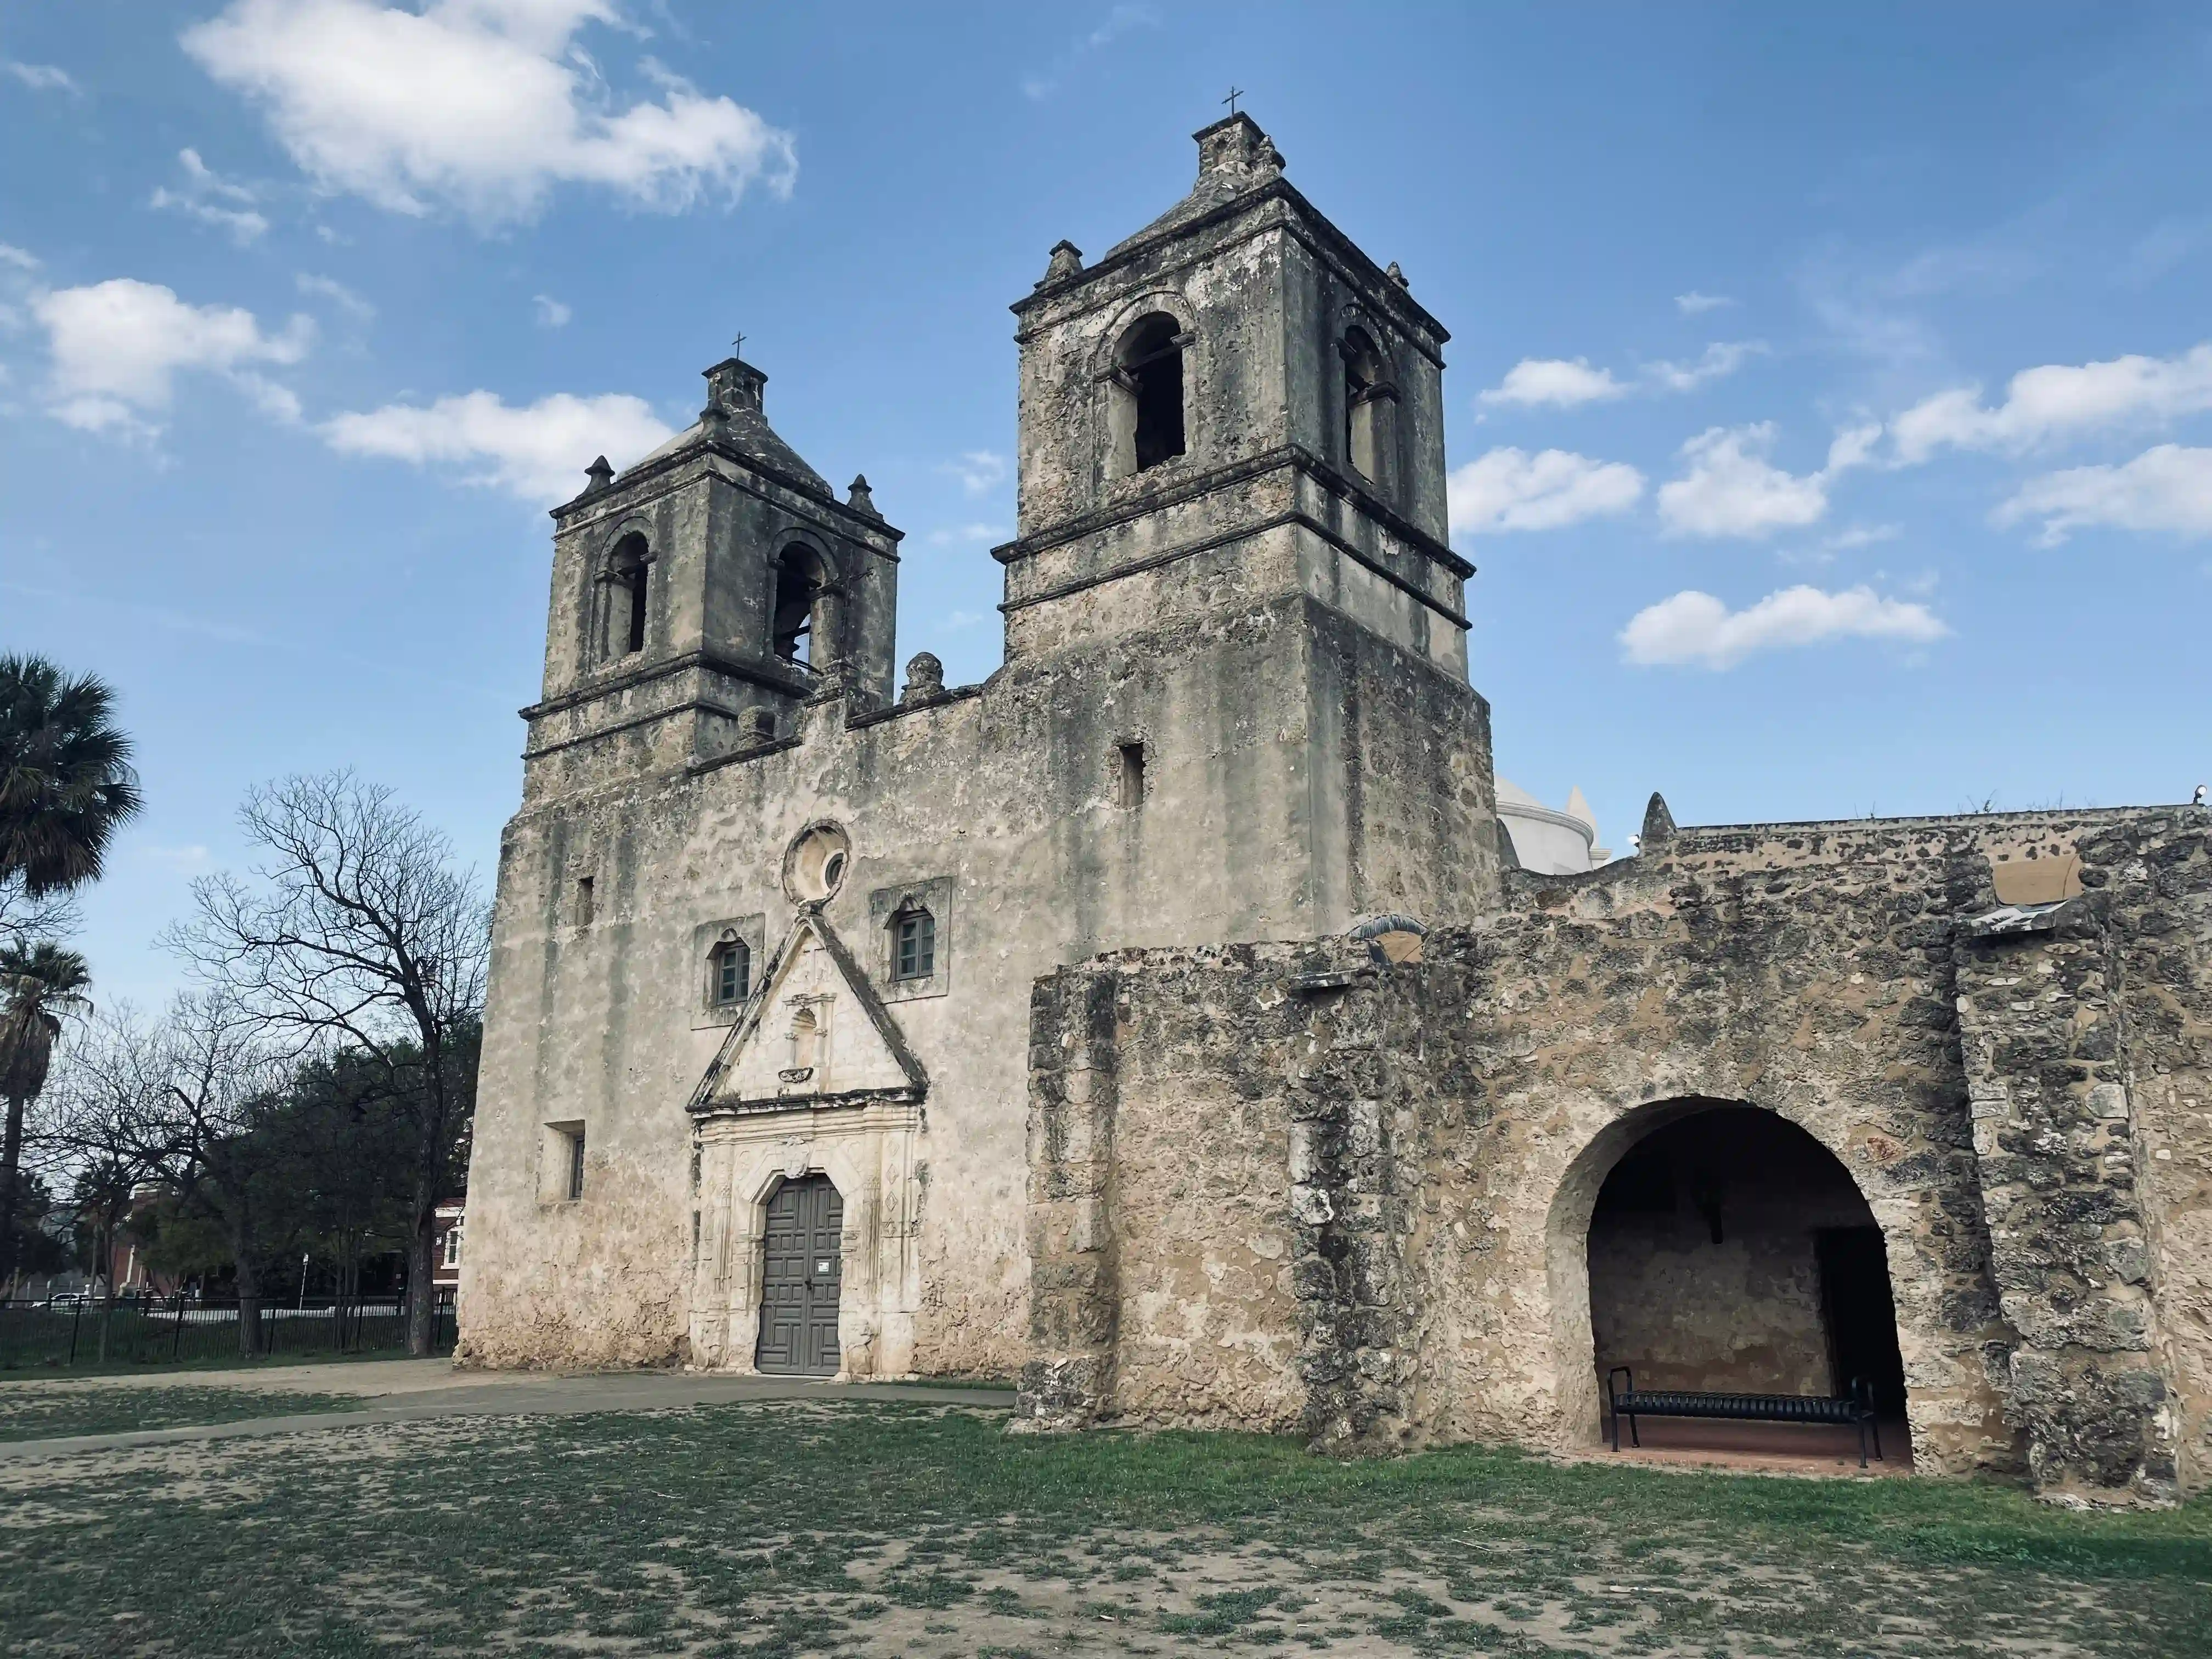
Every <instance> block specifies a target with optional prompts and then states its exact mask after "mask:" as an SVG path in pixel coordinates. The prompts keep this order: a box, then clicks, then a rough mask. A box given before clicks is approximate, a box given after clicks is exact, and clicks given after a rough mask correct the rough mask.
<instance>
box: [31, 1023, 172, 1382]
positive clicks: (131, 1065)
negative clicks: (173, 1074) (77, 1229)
mask: <svg viewBox="0 0 2212 1659" xmlns="http://www.w3.org/2000/svg"><path fill="white" fill-rule="evenodd" d="M162 1053H163V1049H162V1042H161V1034H159V1033H157V1032H155V1031H152V1030H149V1029H148V1028H147V1026H146V1025H145V1024H144V1022H143V1020H141V1019H140V1018H139V1017H138V1015H137V1012H136V1011H135V1010H133V1009H131V1007H130V1006H128V1005H125V1006H122V1007H120V1008H118V1009H115V1010H113V1011H112V1012H107V1013H104V1014H103V1013H92V1014H89V1015H88V1016H87V1017H86V1018H83V1019H82V1020H80V1021H77V1022H76V1025H75V1029H74V1030H72V1031H71V1032H70V1036H69V1039H68V1041H67V1042H65V1043H64V1045H63V1047H62V1049H61V1052H60V1054H58V1056H57V1057H56V1060H55V1064H54V1076H53V1081H52V1084H51V1085H50V1086H49V1087H48V1088H47V1089H46V1092H45V1093H44V1094H43V1095H42V1096H40V1099H39V1102H38V1105H37V1111H36V1115H35V1117H34V1119H33V1122H32V1124H31V1125H30V1129H29V1133H27V1136H26V1137H25V1146H24V1151H25V1152H26V1154H27V1156H28V1157H29V1158H31V1159H32V1160H33V1164H34V1166H35V1167H37V1168H39V1169H40V1170H41V1171H42V1173H45V1174H46V1175H48V1176H51V1177H52V1178H54V1179H55V1180H56V1181H57V1182H67V1184H68V1189H69V1191H70V1199H71V1203H72V1205H73V1206H74V1207H75V1209H76V1212H77V1217H78V1223H79V1225H80V1226H86V1227H88V1230H89V1231H90V1232H91V1234H92V1241H93V1261H94V1273H95V1274H96V1275H98V1276H99V1277H100V1278H101V1279H105V1281H106V1293H105V1309H106V1310H107V1311H112V1309H113V1307H114V1305H115V1291H116V1285H115V1276H114V1274H113V1273H111V1272H109V1271H108V1264H109V1263H110V1262H111V1261H112V1258H113V1255H114V1244H115V1237H116V1233H117V1231H118V1229H119V1228H120V1227H121V1226H122V1225H123V1224H124V1222H125V1221H126V1220H127V1219H128V1218H129V1217H130V1213H131V1206H132V1205H133V1203H134V1202H135V1200H136V1198H137V1193H138V1191H139V1188H140V1187H141V1185H142V1184H143V1182H147V1181H148V1180H150V1179H152V1178H154V1177H155V1176H160V1175H163V1174H165V1173H167V1172H168V1166H169V1163H170V1154H171V1153H172V1152H173V1150H174V1149H173V1146H172V1145H171V1144H170V1141H169V1139H168V1137H167V1135H166V1134H165V1133H163V1131H162V1124H163V1121H164V1115H165V1103H164V1101H163V1098H162V1095H163V1090H164V1087H165V1084H166V1079H165V1076H164V1070H165V1067H164V1064H163V1060H162ZM106 1357H107V1321H106V1318H104V1317H103V1318H102V1320H101V1322H100V1358H102V1359H105V1358H106Z"/></svg>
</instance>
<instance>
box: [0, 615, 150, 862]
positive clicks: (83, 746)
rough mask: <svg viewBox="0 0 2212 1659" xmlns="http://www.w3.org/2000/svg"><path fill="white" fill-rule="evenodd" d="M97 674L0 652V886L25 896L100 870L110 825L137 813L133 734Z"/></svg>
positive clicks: (112, 696)
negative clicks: (123, 726) (118, 721)
mask: <svg viewBox="0 0 2212 1659" xmlns="http://www.w3.org/2000/svg"><path fill="white" fill-rule="evenodd" d="M114 712H115V695H114V693H113V692H112V691H110V690H108V689H107V686H106V683H105V682H104V681H102V680H101V679H100V678H98V677H97V676H95V675H92V674H79V675H76V676H74V677H72V676H70V675H66V674H64V673H63V672H62V671H61V670H60V669H59V668H58V667H57V666H55V665H53V664H52V663H51V662H49V661H47V660H46V659H45V658H44V657H33V656H27V655H10V656H0V887H4V886H6V885H7V884H9V883H11V882H20V883H21V885H22V890H23V891H24V892H25V893H26V894H27V895H28V896H30V897H33V898H37V897H40V896H42V895H46V894H51V893H58V892H61V891H64V890H66V889H69V888H71V887H76V886H79V885H81V884H83V883H85V882H88V881H90V880H92V879H94V878H95V877H97V876H98V875H99V874H100V860H101V858H102V857H103V856H105V854H106V851H107V843H108V842H109V841H110V840H111V839H112V837H113V836H114V834H115V829H116V826H117V825H118V824H120V823H122V822H123V821H124V820H125V818H127V817H131V814H132V813H134V812H136V811H137V810H138V805H139V797H138V776H137V773H135V772H134V771H132V770H131V739H130V738H127V737H125V735H124V734H123V733H122V732H120V731H119V730H118V729H117V727H116V726H115V724H114V720H113V715H114Z"/></svg>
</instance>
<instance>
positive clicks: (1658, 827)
mask: <svg viewBox="0 0 2212 1659" xmlns="http://www.w3.org/2000/svg"><path fill="white" fill-rule="evenodd" d="M1673 839H1674V814H1673V813H1672V812H1670V811H1668V810H1667V798H1666V797H1665V796H1664V795H1662V794H1661V793H1659V792H1658V791H1657V790H1656V789H1654V790H1653V791H1652V792H1651V800H1650V805H1646V806H1645V807H1644V835H1643V836H1642V838H1641V839H1640V840H1639V841H1638V842H1637V847H1638V850H1639V851H1642V852H1645V853H1649V852H1650V851H1651V850H1652V849H1653V848H1657V847H1660V846H1662V845H1663V844H1664V843H1666V842H1669V841H1671V840H1673Z"/></svg>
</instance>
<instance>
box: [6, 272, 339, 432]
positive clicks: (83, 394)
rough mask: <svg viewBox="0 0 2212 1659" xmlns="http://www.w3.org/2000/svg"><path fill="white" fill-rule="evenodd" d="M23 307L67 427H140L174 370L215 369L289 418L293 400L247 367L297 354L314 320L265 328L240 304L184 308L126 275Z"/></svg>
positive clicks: (164, 399)
mask: <svg viewBox="0 0 2212 1659" xmlns="http://www.w3.org/2000/svg"><path fill="white" fill-rule="evenodd" d="M31 311H32V314H33V316H35V317H36V318H37V319H39V321H40V323H42V324H43V325H45V326H46V334H47V337H48V340H49V343H50V344H51V346H52V352H53V380H52V405H51V407H52V412H53V414H54V416H55V417H56V418H57V419H59V420H61V421H63V422H66V423H67V424H69V425H70V426H74V427H77V428H82V429H83V430H85V431H88V432H99V431H103V430H106V429H107V428H125V429H131V428H137V429H140V430H148V429H150V426H149V422H148V421H147V420H146V419H145V418H144V417H147V416H157V415H159V414H161V413H162V412H163V411H165V410H167V408H168V407H169V404H170V400H171V398H172V395H173V380H174V378H175V376H176V374H177V373H178V371H179V370H183V369H201V370H205V371H208V372H210V373H213V374H220V375H222V376H223V377H224V378H225V379H226V380H229V381H230V382H231V383H232V384H233V385H234V386H238V387H239V388H240V390H242V391H244V392H246V393H247V394H248V395H249V396H250V397H252V398H253V399H254V400H255V402H256V403H258V404H259V405H260V406H261V407H262V409H263V410H265V411H266V412H268V413H270V414H272V415H275V416H278V417H279V418H283V419H296V418H297V417H298V414H299V404H298V401H297V399H295V398H294V397H293V396H292V394H291V393H290V392H288V391H286V390H285V389H284V388H283V387H282V386H276V385H274V384H273V383H271V382H270V381H269V380H265V379H264V378H263V377H262V376H261V375H260V374H258V373H256V372H255V370H254V368H252V365H254V364H257V363H276V364H283V363H296V362H299V361H300V360H301V358H302V357H304V356H307V347H308V344H309V343H310V342H311V341H312V340H313V337H314V325H313V323H311V322H310V321H309V320H308V319H307V318H305V317H295V318H293V319H291V321H290V322H289V324H288V325H286V326H285V328H284V331H283V332H282V333H280V334H268V333H264V331H263V330H262V328H261V325H260V324H259V323H258V321H256V320H255V319H254V316H253V313H252V312H250V311H246V310H242V309H240V307H235V306H194V305H188V304H186V303H185V301H182V300H179V298H178V297H177V296H176V295H175V294H173V292H171V291H170V290H169V289H166V288H163V287H161V285H160V284H159V283H141V282H135V281H133V280H131V278H129V277H115V278H113V279H112V280H110V281H108V282H105V283H95V284H94V285H93V286H92V287H89V288H70V289H60V290H58V291H57V292H53V293H49V294H41V295H39V296H38V297H37V298H36V299H34V300H33V301H32V302H31Z"/></svg>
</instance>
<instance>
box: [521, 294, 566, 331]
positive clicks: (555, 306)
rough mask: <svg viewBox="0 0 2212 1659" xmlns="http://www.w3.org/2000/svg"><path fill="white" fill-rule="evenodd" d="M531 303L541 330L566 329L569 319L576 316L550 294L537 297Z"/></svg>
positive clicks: (533, 297) (534, 296)
mask: <svg viewBox="0 0 2212 1659" xmlns="http://www.w3.org/2000/svg"><path fill="white" fill-rule="evenodd" d="M530 303H531V305H532V307H533V308H534V309H535V311H536V313H537V315H538V327H540V328H566V327H568V319H570V318H571V317H573V316H574V315H575V314H576V313H574V311H572V310H570V309H569V308H568V307H567V306H564V305H562V303H561V302H560V301H558V300H556V299H555V298H554V297H553V296H552V295H550V294H539V295H533V296H532V299H531V301H530Z"/></svg>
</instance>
